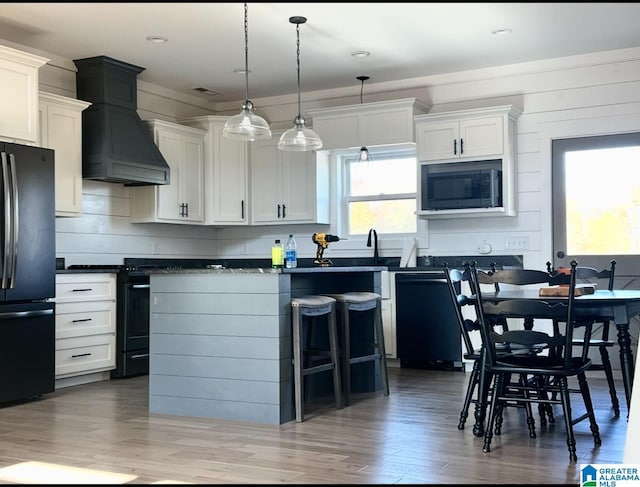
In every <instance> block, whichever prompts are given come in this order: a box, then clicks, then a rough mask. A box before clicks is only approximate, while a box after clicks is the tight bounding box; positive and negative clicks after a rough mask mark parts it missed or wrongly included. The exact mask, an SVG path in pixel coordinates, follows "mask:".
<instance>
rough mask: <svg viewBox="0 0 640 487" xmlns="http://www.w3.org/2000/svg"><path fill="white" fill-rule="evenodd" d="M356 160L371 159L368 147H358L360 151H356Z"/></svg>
mask: <svg viewBox="0 0 640 487" xmlns="http://www.w3.org/2000/svg"><path fill="white" fill-rule="evenodd" d="M358 160H359V161H360V162H366V161H370V160H371V155H370V154H369V149H367V148H366V147H360V152H358Z"/></svg>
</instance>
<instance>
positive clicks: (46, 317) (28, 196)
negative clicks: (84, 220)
mask: <svg viewBox="0 0 640 487" xmlns="http://www.w3.org/2000/svg"><path fill="white" fill-rule="evenodd" d="M0 157H1V164H2V166H1V168H0V194H1V196H0V403H6V402H9V401H16V400H20V399H29V398H32V397H39V396H41V395H42V394H44V393H47V392H53V391H54V389H55V303H54V302H52V301H50V299H51V298H53V297H55V275H56V271H55V253H56V252H55V199H54V198H55V197H54V152H53V151H52V150H50V149H43V148H40V147H30V146H25V145H19V144H12V143H8V142H0Z"/></svg>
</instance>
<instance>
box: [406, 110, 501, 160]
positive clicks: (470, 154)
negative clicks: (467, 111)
mask: <svg viewBox="0 0 640 487" xmlns="http://www.w3.org/2000/svg"><path fill="white" fill-rule="evenodd" d="M431 115H432V116H435V115H436V114H431ZM437 115H440V114H437ZM418 127H419V128H418ZM504 141H505V121H504V117H502V116H496V117H475V116H471V117H470V118H469V119H462V120H448V121H447V120H441V119H438V118H434V119H433V120H431V119H429V118H427V117H425V118H422V117H420V122H418V119H417V120H416V143H417V147H418V160H420V161H440V160H452V159H466V158H473V159H477V158H478V157H485V156H486V157H490V156H500V155H502V154H503V153H504Z"/></svg>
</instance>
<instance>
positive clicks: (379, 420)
mask: <svg viewBox="0 0 640 487" xmlns="http://www.w3.org/2000/svg"><path fill="white" fill-rule="evenodd" d="M467 378H468V374H467V373H463V372H459V371H431V370H416V369H400V368H391V369H390V388H391V394H390V396H389V397H384V396H382V394H381V393H376V394H374V393H371V394H369V393H367V394H360V395H356V396H355V398H354V401H353V403H352V405H351V406H349V407H347V408H345V409H343V410H335V409H333V408H332V407H331V403H330V402H326V403H324V401H323V402H321V403H315V404H309V405H308V406H307V408H306V415H307V416H306V418H307V420H306V421H305V422H304V423H296V422H295V421H292V422H289V423H286V424H283V425H280V426H273V425H258V424H246V423H240V422H233V421H218V420H211V419H202V418H187V417H177V416H164V415H155V414H153V415H150V414H149V413H148V410H147V393H148V389H147V377H146V376H145V377H136V378H130V379H120V380H112V381H103V382H98V383H93V384H85V385H79V386H74V387H69V388H65V389H59V390H58V391H56V392H55V393H52V394H47V395H46V396H45V397H44V398H43V399H42V400H37V401H31V402H27V403H22V404H17V405H11V406H9V407H3V408H0V471H1V468H2V467H7V466H10V465H13V464H16V463H19V462H24V461H40V462H48V463H53V464H60V465H67V466H71V467H83V468H90V469H98V470H103V471H109V472H114V473H119V474H130V475H135V476H136V478H135V479H134V480H132V481H131V482H130V483H153V482H161V481H163V480H164V481H172V482H174V483H176V482H188V483H206V484H215V483H245V484H258V483H303V484H311V483H317V484H343V483H349V484H365V483H377V484H382V483H384V484H391V483H412V484H425V483H476V484H478V483H491V484H495V483H513V484H547V483H556V484H562V483H566V484H578V483H579V480H578V479H579V475H578V474H579V470H580V464H586V463H623V456H624V444H625V440H626V430H627V419H626V416H627V410H626V407H624V408H622V411H621V416H620V418H619V419H614V418H613V415H612V413H611V407H610V402H609V396H608V393H607V390H606V382H605V381H604V379H600V378H599V377H597V376H594V377H590V379H589V383H590V386H591V389H592V395H593V399H594V403H595V407H596V414H597V418H598V423H599V426H600V430H601V435H602V446H601V447H599V448H594V446H593V440H592V436H591V433H590V432H589V428H588V424H587V422H582V423H579V424H578V425H576V427H575V434H576V439H577V450H578V463H577V464H570V463H569V454H568V451H567V447H566V443H565V441H566V437H565V431H564V423H563V421H562V417H561V411H560V408H559V407H557V408H556V411H555V412H556V419H557V423H556V425H555V426H554V427H549V428H547V429H545V430H541V429H540V426H539V425H538V438H536V439H529V437H528V435H527V432H526V426H525V423H524V413H523V411H521V410H517V409H513V408H508V409H507V411H506V412H505V423H504V427H503V433H502V435H501V436H499V437H494V440H493V444H492V446H493V450H492V452H491V453H489V454H485V453H483V452H482V439H480V438H476V437H474V436H473V435H472V432H471V421H472V420H471V419H470V420H469V424H468V427H467V429H465V430H464V431H459V430H458V429H457V427H456V426H457V423H458V416H459V411H460V404H461V401H462V398H463V394H464V390H465V387H466V381H467ZM622 391H623V389H622V384H620V385H619V388H618V397H619V399H620V401H621V403H624V393H623V392H622ZM574 397H576V400H575V401H574V409H575V410H576V412H578V410H581V401H580V400H579V397H578V396H574ZM536 418H537V415H536ZM44 482H45V483H46V482H47V481H46V480H45V481H44ZM0 483H8V482H7V481H6V480H5V481H4V482H3V481H2V480H0Z"/></svg>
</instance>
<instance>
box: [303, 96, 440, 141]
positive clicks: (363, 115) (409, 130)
mask: <svg viewBox="0 0 640 487" xmlns="http://www.w3.org/2000/svg"><path fill="white" fill-rule="evenodd" d="M430 108H431V107H430V106H429V105H428V104H426V103H424V102H422V101H420V100H418V99H416V98H405V99H401V100H392V101H380V102H373V103H362V104H360V105H348V106H342V107H332V108H318V109H315V110H308V113H309V115H310V116H311V117H312V119H313V130H315V131H316V133H317V134H318V135H319V136H320V138H321V139H322V150H331V149H348V148H352V147H362V146H365V145H366V146H376V145H389V144H404V143H409V142H414V130H413V119H414V116H415V115H417V114H422V113H426V112H428V111H429V109H430Z"/></svg>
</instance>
